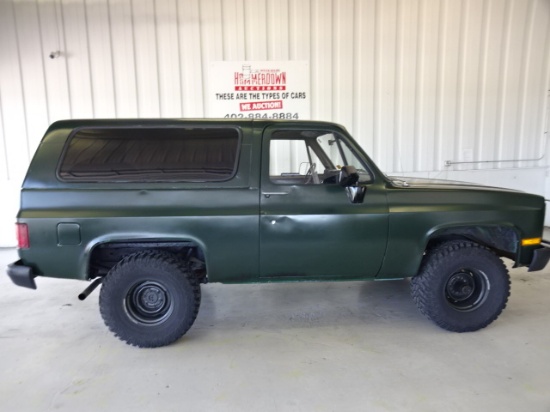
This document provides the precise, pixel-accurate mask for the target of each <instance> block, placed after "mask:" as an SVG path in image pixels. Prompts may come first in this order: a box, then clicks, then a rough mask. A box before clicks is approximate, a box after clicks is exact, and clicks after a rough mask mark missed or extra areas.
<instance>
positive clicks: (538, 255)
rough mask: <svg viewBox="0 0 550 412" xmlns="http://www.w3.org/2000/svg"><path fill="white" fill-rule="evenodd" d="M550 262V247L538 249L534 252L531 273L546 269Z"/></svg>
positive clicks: (530, 267)
mask: <svg viewBox="0 0 550 412" xmlns="http://www.w3.org/2000/svg"><path fill="white" fill-rule="evenodd" d="M549 260H550V247H548V246H546V245H545V246H543V247H541V248H540V249H536V250H535V251H534V252H533V260H532V261H531V264H530V265H529V272H535V271H537V270H542V269H544V268H545V267H546V264H547V263H548V261H549Z"/></svg>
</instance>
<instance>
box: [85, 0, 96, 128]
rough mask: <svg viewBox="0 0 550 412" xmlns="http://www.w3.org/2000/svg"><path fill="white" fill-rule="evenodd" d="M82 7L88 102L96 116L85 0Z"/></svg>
mask: <svg viewBox="0 0 550 412" xmlns="http://www.w3.org/2000/svg"><path fill="white" fill-rule="evenodd" d="M83 5H84V7H83V11H84V33H85V35H86V54H87V56H88V68H89V69H88V73H89V75H88V77H89V85H90V99H91V101H90V104H91V105H92V117H96V113H95V106H96V102H95V97H94V77H93V73H92V55H91V53H90V32H89V29H88V10H87V8H88V6H87V0H84V4H83Z"/></svg>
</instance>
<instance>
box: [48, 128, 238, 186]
mask: <svg viewBox="0 0 550 412" xmlns="http://www.w3.org/2000/svg"><path fill="white" fill-rule="evenodd" d="M132 129H136V130H140V131H143V130H147V129H152V130H162V129H167V130H168V129H170V130H177V129H184V130H190V129H202V130H215V129H223V130H234V131H235V132H236V133H237V143H236V148H235V150H236V153H235V162H234V164H233V170H232V173H231V175H230V176H228V177H227V178H223V179H215V180H199V179H181V178H177V179H174V178H172V179H170V178H168V179H139V180H135V179H133V180H128V179H124V178H118V179H117V178H115V179H93V178H75V179H66V178H64V177H63V176H62V175H61V168H62V166H63V162H64V161H65V159H66V156H67V153H68V151H69V147H70V145H71V142H72V141H73V139H75V138H76V137H77V134H78V133H79V132H80V131H82V130H91V131H95V130H132ZM242 144H243V134H242V130H241V128H240V127H237V126H231V125H219V126H203V125H196V124H186V125H181V126H179V125H176V126H174V125H170V126H162V125H147V126H142V125H134V126H81V127H77V128H75V129H73V130H72V131H71V133H70V134H69V136H68V138H67V140H66V141H65V143H64V146H63V149H62V151H61V154H60V156H59V159H58V161H57V166H56V172H55V175H56V178H57V179H58V180H59V181H61V182H63V183H69V184H81V183H90V184H113V185H116V184H121V183H123V184H142V185H144V184H145V185H147V184H159V185H162V184H174V183H182V184H185V183H187V184H193V183H195V184H204V183H212V184H216V183H223V182H229V181H231V180H233V179H234V178H235V177H236V176H237V174H238V169H239V162H240V156H241V148H242Z"/></svg>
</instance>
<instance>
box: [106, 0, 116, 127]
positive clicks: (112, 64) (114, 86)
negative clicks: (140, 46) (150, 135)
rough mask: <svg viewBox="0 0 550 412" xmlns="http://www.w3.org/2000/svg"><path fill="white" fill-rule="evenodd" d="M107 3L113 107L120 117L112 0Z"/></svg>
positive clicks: (107, 0)
mask: <svg viewBox="0 0 550 412" xmlns="http://www.w3.org/2000/svg"><path fill="white" fill-rule="evenodd" d="M106 3H107V26H108V27H109V51H110V53H111V76H113V99H114V102H113V109H114V112H115V113H114V115H115V118H118V110H119V108H118V96H117V90H116V83H117V81H116V80H117V76H116V71H115V52H114V47H113V22H112V19H111V0H106Z"/></svg>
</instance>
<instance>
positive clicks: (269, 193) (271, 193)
mask: <svg viewBox="0 0 550 412" xmlns="http://www.w3.org/2000/svg"><path fill="white" fill-rule="evenodd" d="M262 195H264V196H265V197H267V198H269V197H271V196H284V195H288V192H262Z"/></svg>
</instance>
